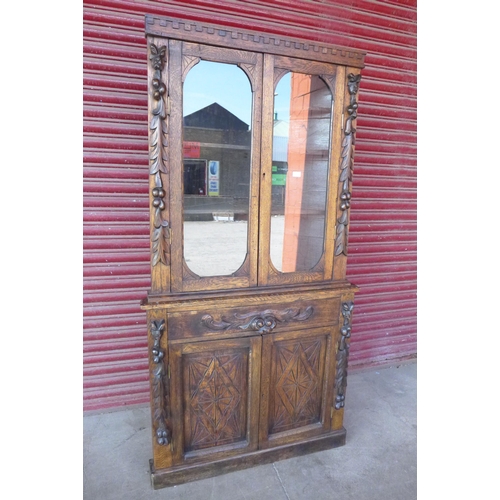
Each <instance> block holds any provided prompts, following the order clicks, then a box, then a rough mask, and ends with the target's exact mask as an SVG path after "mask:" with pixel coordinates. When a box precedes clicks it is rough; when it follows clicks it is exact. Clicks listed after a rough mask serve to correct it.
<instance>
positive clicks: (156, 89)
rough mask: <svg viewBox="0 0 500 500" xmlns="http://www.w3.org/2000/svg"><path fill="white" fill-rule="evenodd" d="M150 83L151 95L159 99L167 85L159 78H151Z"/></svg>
mask: <svg viewBox="0 0 500 500" xmlns="http://www.w3.org/2000/svg"><path fill="white" fill-rule="evenodd" d="M151 84H152V85H153V97H154V98H155V99H156V100H157V101H159V100H160V99H161V98H162V96H163V94H165V92H166V91H167V87H166V86H165V84H164V83H163V82H162V81H161V80H160V79H159V78H153V81H152V82H151Z"/></svg>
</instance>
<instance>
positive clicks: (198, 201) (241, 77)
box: [183, 61, 252, 276]
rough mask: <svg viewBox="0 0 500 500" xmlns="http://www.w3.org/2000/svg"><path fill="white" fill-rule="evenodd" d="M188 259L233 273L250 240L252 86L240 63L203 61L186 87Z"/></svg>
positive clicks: (201, 268) (193, 265)
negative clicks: (239, 65) (238, 64)
mask: <svg viewBox="0 0 500 500" xmlns="http://www.w3.org/2000/svg"><path fill="white" fill-rule="evenodd" d="M183 115H184V120H183V134H184V174H183V175H184V259H185V261H186V263H187V265H188V267H189V268H190V269H191V270H192V271H193V272H194V273H196V274H197V275H199V276H223V275H231V274H232V273H234V272H235V271H236V270H238V268H239V267H241V265H242V264H243V262H244V261H245V257H246V254H247V246H248V245H247V241H248V230H247V229H248V213H249V192H250V159H251V125H252V124H251V116H252V90H251V87H250V82H249V80H248V78H247V76H246V74H245V73H244V72H243V71H242V70H241V69H240V68H239V67H238V66H236V65H232V64H223V63H214V62H207V61H201V62H199V63H198V64H197V65H196V66H194V67H193V68H192V69H191V70H190V71H189V73H188V75H187V77H186V80H185V82H184V88H183Z"/></svg>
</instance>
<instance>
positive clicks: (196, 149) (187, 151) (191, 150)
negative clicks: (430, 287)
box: [184, 141, 200, 158]
mask: <svg viewBox="0 0 500 500" xmlns="http://www.w3.org/2000/svg"><path fill="white" fill-rule="evenodd" d="M199 157H200V143H199V142H189V141H184V158H199Z"/></svg>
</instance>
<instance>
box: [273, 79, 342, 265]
mask: <svg viewBox="0 0 500 500" xmlns="http://www.w3.org/2000/svg"><path fill="white" fill-rule="evenodd" d="M332 104H333V97H332V93H331V92H330V90H329V88H328V87H327V85H326V84H325V82H324V81H323V80H322V79H321V78H319V77H318V76H314V75H306V74H302V73H293V72H291V73H287V74H286V75H285V76H283V77H282V78H281V80H280V81H279V82H278V85H277V87H276V91H275V95H274V132H273V164H272V203H271V249H270V253H271V261H272V263H273V265H274V267H275V268H276V269H277V270H278V271H281V272H284V273H289V272H294V271H309V270H311V269H312V268H313V267H314V266H315V265H316V264H317V263H318V261H319V260H320V259H321V256H322V254H323V247H324V234H325V215H326V193H327V182H328V166H329V161H330V158H329V147H330V135H331V132H330V127H331V115H332Z"/></svg>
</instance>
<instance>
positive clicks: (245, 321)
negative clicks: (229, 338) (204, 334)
mask: <svg viewBox="0 0 500 500" xmlns="http://www.w3.org/2000/svg"><path fill="white" fill-rule="evenodd" d="M313 312H314V308H313V307H312V306H309V307H306V309H304V310H303V311H302V310H301V309H299V308H292V309H286V310H284V311H274V310H272V309H266V310H265V311H263V312H250V313H247V314H237V313H235V314H234V315H233V318H232V319H227V318H224V317H222V318H221V320H220V321H215V320H214V318H213V316H211V315H210V314H205V315H204V316H203V317H202V318H201V322H202V323H203V325H205V327H207V328H208V329H209V330H228V329H230V328H231V329H233V328H238V329H239V330H252V331H256V332H257V333H269V332H271V331H273V330H274V328H276V326H277V324H278V323H288V322H289V321H305V320H306V319H308V318H310V317H311V316H312V314H313Z"/></svg>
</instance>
